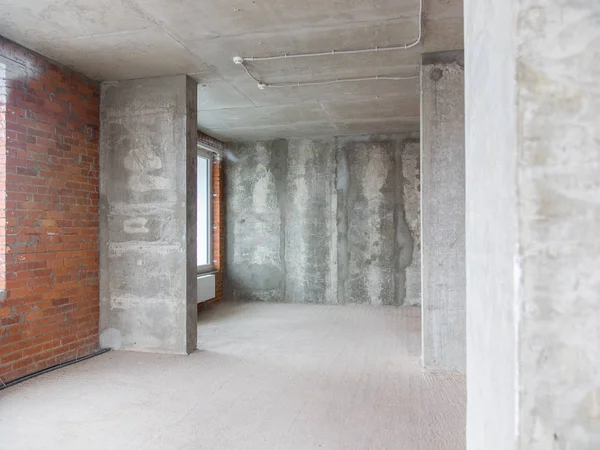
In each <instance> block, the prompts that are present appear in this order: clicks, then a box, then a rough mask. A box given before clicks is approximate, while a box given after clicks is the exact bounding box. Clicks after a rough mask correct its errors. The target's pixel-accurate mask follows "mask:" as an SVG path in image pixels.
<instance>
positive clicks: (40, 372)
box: [0, 348, 110, 391]
mask: <svg viewBox="0 0 600 450" xmlns="http://www.w3.org/2000/svg"><path fill="white" fill-rule="evenodd" d="M108 351H110V348H103V349H102V350H98V351H97V352H95V353H90V354H89V355H87V356H82V357H81V358H75V359H71V360H69V361H65V362H62V363H60V364H55V365H53V366H50V367H47V368H45V369H42V370H38V371H37V372H33V373H30V374H29V375H23V376H22V377H19V378H15V379H14V380H12V381H9V382H8V383H3V382H2V381H1V380H0V391H2V390H4V389H7V388H9V387H11V386H14V385H16V384H19V383H22V382H23V381H27V380H30V379H32V378H35V377H37V376H40V375H43V374H45V373H48V372H52V371H53V370H56V369H61V368H63V367H67V366H70V365H71V364H75V363H78V362H80V361H85V360H86V359H90V358H93V357H95V356H99V355H102V354H104V353H106V352H108Z"/></svg>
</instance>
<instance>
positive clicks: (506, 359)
mask: <svg viewBox="0 0 600 450" xmlns="http://www.w3.org/2000/svg"><path fill="white" fill-rule="evenodd" d="M465 13H466V15H465V31H466V33H465V44H466V47H465V55H466V60H465V64H466V66H465V67H466V87H467V92H466V124H467V133H466V136H467V145H466V153H467V154H466V156H467V161H466V163H467V164H466V168H467V268H468V271H467V286H468V290H467V306H468V307H467V326H468V328H467V329H468V335H467V336H468V339H467V342H468V361H467V369H468V374H467V375H468V376H467V383H468V392H469V395H468V419H467V442H468V449H472V450H475V449H477V450H478V449H481V448H486V449H490V450H524V449H527V450H542V449H543V450H546V449H555V450H567V449H568V450H592V449H597V448H600V428H599V426H598V423H599V422H598V417H599V413H598V411H599V410H600V401H599V400H598V399H599V398H600V371H599V370H598V366H599V364H600V334H599V333H600V331H599V330H600V308H599V307H598V305H599V292H600V275H599V273H598V267H600V237H599V236H600V235H599V234H598V230H599V229H600V200H599V199H600V194H599V193H600V148H599V142H600V127H598V117H599V114H600V91H599V90H598V86H597V79H598V76H599V75H600V58H598V52H597V48H598V45H597V43H598V42H599V40H600V28H599V27H598V22H599V21H600V3H598V2H597V1H592V0H590V1H558V2H548V1H542V0H530V1H525V2H495V1H492V0H484V1H481V0H466V1H465ZM484 55H485V57H484Z"/></svg>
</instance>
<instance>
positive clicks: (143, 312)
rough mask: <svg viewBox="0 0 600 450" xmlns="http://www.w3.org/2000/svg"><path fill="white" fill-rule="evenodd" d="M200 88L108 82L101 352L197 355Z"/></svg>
mask: <svg viewBox="0 0 600 450" xmlns="http://www.w3.org/2000/svg"><path fill="white" fill-rule="evenodd" d="M196 96H197V91H196V83H195V82H194V81H193V80H191V79H190V78H188V77H186V76H185V75H180V76H170V77H162V78H150V79H142V80H131V81H125V82H118V83H105V84H104V85H103V86H102V99H101V107H100V114H101V130H100V136H101V137H100V180H101V186H100V344H101V346H102V347H110V348H115V349H127V350H139V351H156V352H166V353H180V354H185V353H190V352H192V351H194V350H195V349H196V326H197V325H196V314H197V313H196V307H197V305H196V151H197V150H196V134H197V123H196Z"/></svg>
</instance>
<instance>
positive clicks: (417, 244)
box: [402, 142, 421, 306]
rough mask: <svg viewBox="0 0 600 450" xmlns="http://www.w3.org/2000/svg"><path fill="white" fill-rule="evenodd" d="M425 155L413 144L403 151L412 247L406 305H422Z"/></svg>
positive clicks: (406, 203) (406, 215)
mask: <svg viewBox="0 0 600 450" xmlns="http://www.w3.org/2000/svg"><path fill="white" fill-rule="evenodd" d="M420 159H421V151H420V147H419V143H418V142H409V143H407V144H405V145H404V148H403V149H402V176H403V195H404V201H403V205H404V216H405V220H406V223H407V226H408V229H409V232H410V236H411V239H409V240H407V241H409V242H410V243H411V244H412V245H411V247H412V252H411V254H410V260H409V264H408V266H407V267H406V269H405V271H406V277H405V278H406V294H405V298H406V299H405V301H404V304H405V305H412V306H416V305H420V304H421V161H420Z"/></svg>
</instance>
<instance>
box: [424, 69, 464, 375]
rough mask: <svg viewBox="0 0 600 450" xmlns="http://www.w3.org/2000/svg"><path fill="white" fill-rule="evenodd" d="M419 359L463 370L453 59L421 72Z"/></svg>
mask: <svg viewBox="0 0 600 450" xmlns="http://www.w3.org/2000/svg"><path fill="white" fill-rule="evenodd" d="M421 89H422V92H421V95H422V97H421V143H422V147H421V148H422V153H421V169H422V173H421V177H422V204H421V207H422V233H423V235H422V245H423V251H422V268H423V273H422V277H423V281H422V284H423V315H422V320H423V330H422V331H423V363H424V365H425V366H426V367H428V368H439V369H446V370H458V371H464V370H465V358H466V337H465V332H466V331H465V328H466V324H465V321H466V318H465V285H466V275H465V135H464V75H463V69H462V67H461V66H460V65H458V64H457V63H442V64H424V65H423V66H422V72H421Z"/></svg>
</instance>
